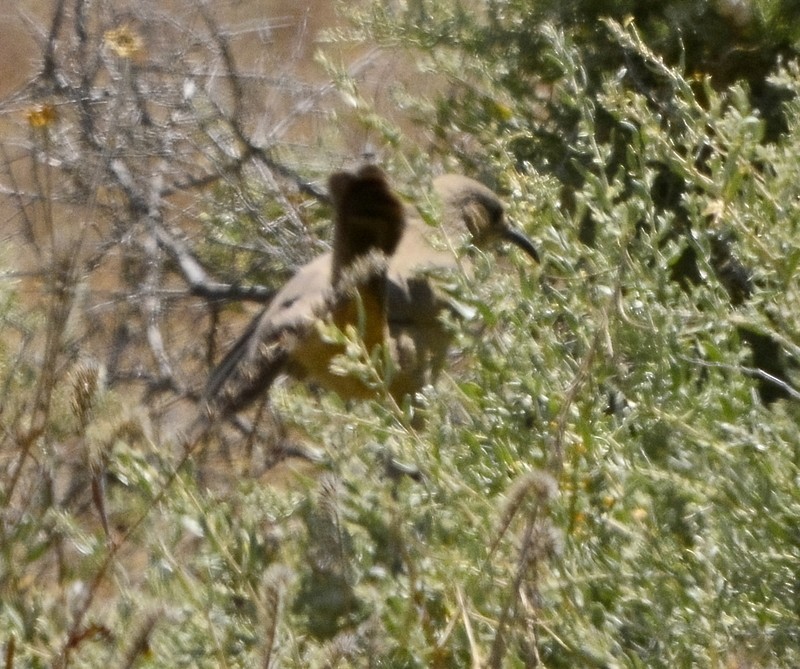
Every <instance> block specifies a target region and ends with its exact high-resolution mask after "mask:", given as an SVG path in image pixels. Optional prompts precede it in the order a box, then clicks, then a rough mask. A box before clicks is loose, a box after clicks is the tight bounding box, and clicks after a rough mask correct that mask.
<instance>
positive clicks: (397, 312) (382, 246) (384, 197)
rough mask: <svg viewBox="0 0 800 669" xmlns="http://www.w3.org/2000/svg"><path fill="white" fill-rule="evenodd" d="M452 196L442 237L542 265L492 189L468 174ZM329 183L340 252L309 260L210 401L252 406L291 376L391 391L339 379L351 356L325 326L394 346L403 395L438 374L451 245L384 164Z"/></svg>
mask: <svg viewBox="0 0 800 669" xmlns="http://www.w3.org/2000/svg"><path fill="white" fill-rule="evenodd" d="M433 186H434V191H435V192H436V194H437V195H438V196H439V198H440V199H441V201H442V202H441V204H442V222H441V226H440V227H441V229H440V230H438V232H439V233H443V235H444V236H445V237H446V238H448V239H449V240H450V242H449V243H450V244H451V245H452V240H453V239H456V238H457V236H459V235H461V234H462V233H463V231H464V230H465V229H466V231H467V232H468V233H469V240H470V242H471V243H472V244H474V245H475V246H478V247H483V248H486V247H487V246H489V245H491V244H493V243H496V242H498V241H502V240H507V241H510V242H512V243H513V244H516V245H517V246H518V247H520V248H521V249H522V250H524V251H525V252H526V253H527V254H528V255H529V256H530V257H532V258H534V259H535V260H537V261H538V259H539V257H538V254H537V252H536V248H535V247H534V245H533V244H532V243H531V242H530V240H528V239H527V237H525V236H524V235H523V234H522V233H521V232H519V231H517V230H515V229H514V228H512V227H511V226H510V225H509V224H508V222H507V221H506V219H505V216H504V210H503V206H502V204H501V202H500V200H499V199H498V198H497V196H496V195H495V194H494V193H493V192H492V191H491V190H490V189H488V188H487V187H486V186H483V185H482V184H480V183H478V182H477V181H475V180H473V179H469V178H467V177H464V176H459V175H444V176H440V177H438V178H436V179H435V180H434V183H433ZM329 188H330V192H331V197H332V200H333V205H334V209H335V219H334V240H333V250H332V251H331V252H330V253H326V254H323V255H321V256H318V257H317V258H315V259H314V260H312V261H311V262H309V263H307V264H306V265H304V266H303V267H301V268H300V269H299V270H298V271H297V273H296V274H295V275H294V276H293V277H292V278H291V279H290V280H289V281H288V282H287V283H286V284H285V285H284V286H283V288H281V289H280V290H279V291H278V293H277V294H276V295H275V297H274V298H273V300H272V301H271V302H270V304H269V305H268V306H267V307H266V308H265V309H264V311H263V312H262V313H261V314H260V315H258V316H257V317H256V318H255V319H254V320H253V321H252V323H251V324H250V326H249V327H248V328H247V330H246V331H245V332H244V333H243V334H242V336H241V337H240V338H239V340H238V341H237V342H236V344H235V345H234V346H233V348H232V349H231V351H230V352H229V353H228V355H227V356H226V357H225V358H224V359H223V361H222V362H221V363H220V364H219V365H218V366H217V368H216V369H215V370H214V371H213V372H212V374H211V376H210V380H209V383H208V385H207V388H206V391H205V395H204V396H205V398H206V401H207V402H208V403H209V407H211V408H216V409H217V410H220V411H221V412H222V413H230V412H236V411H239V410H241V409H243V408H245V407H246V406H247V405H248V404H250V402H252V401H253V400H254V399H255V398H256V397H258V396H259V395H260V394H262V393H263V392H265V391H266V390H267V389H268V388H269V386H270V385H271V384H272V382H273V381H274V380H275V378H276V377H277V376H278V375H279V374H280V373H283V372H285V373H287V374H289V375H291V376H293V377H295V378H298V379H303V380H306V381H309V382H312V383H314V384H315V385H318V386H320V387H322V388H326V389H329V390H333V391H335V392H336V393H338V394H339V395H340V396H341V397H343V398H345V399H351V398H353V399H363V398H369V397H376V396H379V395H380V389H377V388H376V386H375V385H374V384H369V383H365V382H364V381H363V380H362V379H360V378H357V377H356V376H353V375H342V374H336V373H334V372H333V371H332V370H331V360H332V358H333V357H334V356H336V355H337V354H339V353H342V352H343V347H342V346H341V345H339V346H334V345H332V344H330V343H329V342H327V341H325V340H324V338H323V337H322V336H321V335H320V332H319V329H318V327H317V323H318V321H319V320H322V321H329V322H332V323H334V324H335V325H337V326H338V327H339V328H342V329H343V328H344V327H345V326H347V325H359V326H360V334H361V337H362V339H363V341H364V344H365V346H366V348H367V350H372V348H373V347H374V346H375V345H377V344H383V345H384V346H385V347H386V351H387V353H388V354H389V357H390V359H391V362H392V364H391V368H392V370H391V376H390V378H387V379H386V384H387V387H388V391H389V393H390V394H391V395H392V397H393V398H394V399H395V400H397V401H398V402H402V400H403V399H404V398H405V397H406V396H409V395H410V396H412V397H413V395H414V393H416V392H417V391H419V390H420V389H421V388H422V387H423V386H424V385H426V384H427V383H430V382H432V381H434V380H435V378H436V375H437V374H438V372H439V371H440V370H441V368H442V366H443V363H444V360H445V358H446V353H447V348H448V345H449V342H450V340H451V338H452V333H451V332H450V331H449V330H448V329H447V328H446V326H445V324H444V322H443V320H442V316H443V314H444V313H445V312H446V311H448V310H449V311H453V312H455V313H456V314H457V313H458V309H457V308H456V307H454V304H453V301H452V300H451V299H450V298H449V297H448V296H447V295H446V294H445V293H443V292H441V291H439V290H438V289H437V287H436V281H435V278H434V277H433V276H432V275H431V273H434V274H435V273H436V272H438V271H441V270H442V269H448V268H454V267H457V266H458V260H457V258H456V257H455V256H454V254H453V252H452V250H451V249H447V248H446V244H440V245H441V246H442V248H441V249H435V248H434V246H433V245H432V242H431V239H430V237H431V236H432V235H435V234H436V233H437V230H435V229H433V226H429V225H427V224H425V222H424V221H423V220H422V219H421V218H420V217H419V215H418V214H417V213H416V212H415V211H414V210H413V209H411V208H410V207H405V208H404V207H403V205H402V204H401V203H400V201H399V200H398V199H397V197H396V196H395V195H394V194H393V193H392V192H391V190H390V188H389V186H388V184H387V182H386V179H385V176H384V175H383V173H382V172H381V171H380V170H379V169H378V168H377V167H374V166H367V167H364V168H362V169H361V170H360V171H359V172H358V173H357V174H355V175H354V174H349V173H338V174H335V175H333V176H332V177H331V179H330V182H329Z"/></svg>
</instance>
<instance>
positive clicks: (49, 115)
mask: <svg viewBox="0 0 800 669" xmlns="http://www.w3.org/2000/svg"><path fill="white" fill-rule="evenodd" d="M25 116H26V118H27V119H28V123H30V125H31V127H33V128H46V127H47V126H48V125H50V124H51V123H53V122H54V121H55V120H56V117H57V114H56V108H55V107H53V105H44V104H43V105H37V106H36V107H33V108H32V109H29V110H28V113H27V114H26V115H25Z"/></svg>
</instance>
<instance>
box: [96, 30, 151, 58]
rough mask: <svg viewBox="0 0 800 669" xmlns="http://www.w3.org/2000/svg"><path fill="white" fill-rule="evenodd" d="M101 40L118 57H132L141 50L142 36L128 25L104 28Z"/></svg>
mask: <svg viewBox="0 0 800 669" xmlns="http://www.w3.org/2000/svg"><path fill="white" fill-rule="evenodd" d="M103 40H104V41H105V43H106V46H108V48H109V49H111V50H112V51H113V52H114V53H115V54H117V55H118V56H119V57H120V58H133V56H135V55H136V54H137V53H139V51H141V50H142V38H141V37H140V36H139V35H137V34H136V33H135V32H134V31H133V30H132V29H131V27H130V26H120V27H119V28H114V30H106V32H105V34H104V35H103Z"/></svg>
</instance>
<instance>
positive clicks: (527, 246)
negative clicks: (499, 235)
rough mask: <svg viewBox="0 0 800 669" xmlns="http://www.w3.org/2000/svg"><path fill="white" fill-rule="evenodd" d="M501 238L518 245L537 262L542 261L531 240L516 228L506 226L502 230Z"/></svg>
mask: <svg viewBox="0 0 800 669" xmlns="http://www.w3.org/2000/svg"><path fill="white" fill-rule="evenodd" d="M503 239H505V240H506V241H508V242H511V243H512V244H514V246H518V247H519V248H521V249H522V250H523V251H525V253H527V254H528V255H529V256H530V257H531V258H533V259H534V260H535V261H536V262H537V263H541V262H542V261H541V260H540V259H539V252H538V251H537V250H536V247H535V246H534V245H533V242H532V241H531V240H530V239H528V238H527V237H526V236H525V235H523V234H522V233H521V232H520V231H519V230H517V229H516V228H512V227H508V226H506V227H505V228H504V230H503Z"/></svg>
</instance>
